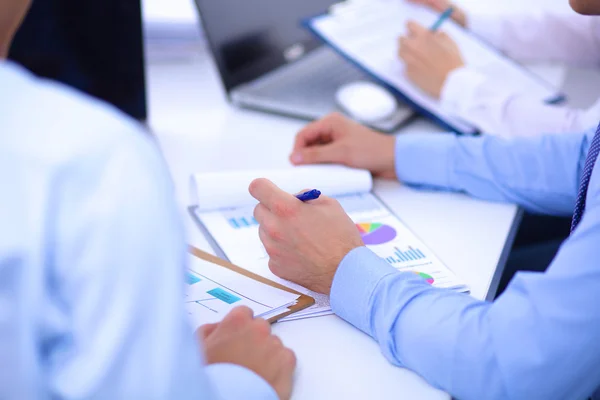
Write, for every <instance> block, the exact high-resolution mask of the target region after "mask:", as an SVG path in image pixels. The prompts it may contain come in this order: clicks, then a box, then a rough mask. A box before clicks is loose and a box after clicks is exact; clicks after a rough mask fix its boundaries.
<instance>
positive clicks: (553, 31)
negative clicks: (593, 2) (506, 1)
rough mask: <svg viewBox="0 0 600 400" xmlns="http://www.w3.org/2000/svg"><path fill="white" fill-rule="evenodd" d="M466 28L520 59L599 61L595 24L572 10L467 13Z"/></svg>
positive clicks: (596, 62)
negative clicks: (490, 13) (489, 13)
mask: <svg viewBox="0 0 600 400" xmlns="http://www.w3.org/2000/svg"><path fill="white" fill-rule="evenodd" d="M467 24H468V25H467V28H468V29H470V30H471V31H473V33H475V34H477V35H478V36H480V37H482V38H483V39H484V40H486V41H487V42H489V43H490V44H491V45H493V46H495V47H497V48H498V49H499V50H501V51H502V52H504V53H506V54H507V55H508V56H509V57H511V58H514V59H516V60H518V61H521V62H539V61H544V62H564V63H568V64H572V65H589V66H594V67H595V66H596V65H597V64H598V62H600V41H599V40H598V39H599V33H600V32H599V30H598V28H599V24H598V21H597V19H596V18H595V17H588V16H582V15H578V14H576V13H574V12H554V11H543V10H536V11H530V12H523V13H518V14H517V13H511V14H505V15H500V16H499V15H482V14H468V16H467Z"/></svg>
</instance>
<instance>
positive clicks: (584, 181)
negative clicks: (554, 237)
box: [571, 126, 600, 232]
mask: <svg viewBox="0 0 600 400" xmlns="http://www.w3.org/2000/svg"><path fill="white" fill-rule="evenodd" d="M599 153H600V126H598V129H597V130H596V135H595V136H594V139H593V140H592V144H591V145H590V150H589V151H588V155H587V158H586V160H585V167H583V174H582V175H581V184H580V185H579V193H578V194H577V204H576V205H575V212H574V213H573V223H572V224H571V232H573V231H574V230H575V228H577V225H579V222H581V217H583V213H584V212H585V202H586V197H587V191H588V187H589V186H590V179H591V178H592V172H593V171H594V165H596V160H597V159H598V154H599Z"/></svg>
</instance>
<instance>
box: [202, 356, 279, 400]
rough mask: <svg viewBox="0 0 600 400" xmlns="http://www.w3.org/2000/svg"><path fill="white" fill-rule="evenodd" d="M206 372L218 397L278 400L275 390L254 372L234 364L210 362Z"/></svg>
mask: <svg viewBox="0 0 600 400" xmlns="http://www.w3.org/2000/svg"><path fill="white" fill-rule="evenodd" d="M206 373H207V374H208V377H209V379H210V381H211V383H212V384H213V387H214V388H215V391H216V392H217V395H218V396H217V397H218V398H219V399H223V400H225V399H227V400H229V399H231V400H233V399H246V400H270V399H272V400H278V399H279V397H278V396H277V393H275V390H274V389H273V388H272V387H271V386H270V385H269V384H268V383H267V381H265V380H264V379H263V378H261V377H260V376H258V375H257V374H256V373H254V372H252V371H250V370H249V369H247V368H244V367H241V366H239V365H235V364H211V365H208V366H206Z"/></svg>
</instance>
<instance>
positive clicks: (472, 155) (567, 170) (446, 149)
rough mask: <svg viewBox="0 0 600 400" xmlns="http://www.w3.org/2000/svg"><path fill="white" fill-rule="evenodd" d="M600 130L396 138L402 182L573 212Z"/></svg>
mask: <svg viewBox="0 0 600 400" xmlns="http://www.w3.org/2000/svg"><path fill="white" fill-rule="evenodd" d="M593 134H594V131H593V130H590V131H589V132H587V133H585V134H568V135H565V134H561V135H544V136H537V137H533V138H510V139H504V138H499V137H495V136H483V137H457V136H455V135H449V134H425V135H424V134H406V135H400V136H399V137H398V139H397V140H396V172H397V175H398V178H399V179H400V181H401V182H404V183H407V184H412V185H419V186H423V185H425V186H431V187H436V188H441V189H445V190H454V191H464V192H467V193H469V194H471V195H473V196H475V197H479V198H482V199H485V200H491V201H504V202H511V203H516V204H519V205H520V206H522V207H523V208H525V209H526V210H528V211H531V212H536V213H544V214H550V215H563V216H569V215H572V214H573V210H574V208H575V200H576V195H577V189H578V187H579V177H580V174H581V171H582V169H583V163H584V162H585V155H586V152H587V148H588V147H589V143H590V142H591V139H592V137H593Z"/></svg>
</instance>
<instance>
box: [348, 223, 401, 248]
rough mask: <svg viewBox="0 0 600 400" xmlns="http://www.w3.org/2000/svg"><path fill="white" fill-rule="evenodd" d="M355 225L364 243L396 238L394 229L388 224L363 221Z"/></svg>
mask: <svg viewBox="0 0 600 400" xmlns="http://www.w3.org/2000/svg"><path fill="white" fill-rule="evenodd" d="M356 227H357V228H358V231H359V232H360V235H361V236H362V240H363V242H364V243H365V244H366V245H376V244H384V243H387V242H390V241H392V240H394V239H395V238H396V230H395V229H394V228H392V227H391V226H389V225H385V224H380V223H377V222H363V223H360V224H356Z"/></svg>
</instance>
